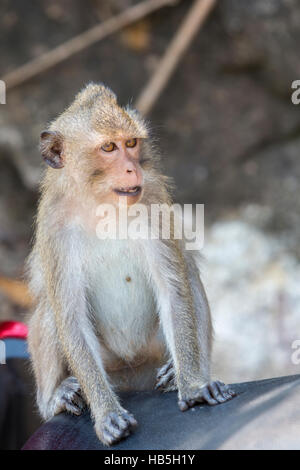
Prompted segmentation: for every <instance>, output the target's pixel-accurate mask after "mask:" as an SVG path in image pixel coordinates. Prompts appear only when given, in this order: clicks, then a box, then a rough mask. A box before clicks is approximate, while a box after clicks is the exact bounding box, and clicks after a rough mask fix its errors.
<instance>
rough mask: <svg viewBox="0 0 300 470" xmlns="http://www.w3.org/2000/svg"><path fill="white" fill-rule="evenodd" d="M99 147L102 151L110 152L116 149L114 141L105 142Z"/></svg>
mask: <svg viewBox="0 0 300 470" xmlns="http://www.w3.org/2000/svg"><path fill="white" fill-rule="evenodd" d="M101 149H102V150H104V152H112V151H113V150H115V149H116V144H115V143H114V142H106V143H105V144H103V145H102V147H101Z"/></svg>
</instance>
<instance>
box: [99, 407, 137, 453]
mask: <svg viewBox="0 0 300 470" xmlns="http://www.w3.org/2000/svg"><path fill="white" fill-rule="evenodd" d="M136 426H137V421H136V420H135V419H134V417H133V415H132V414H131V413H129V412H128V411H127V410H124V408H120V409H118V410H117V411H112V412H110V413H108V414H107V415H106V417H105V418H104V420H103V421H101V422H100V423H97V421H96V424H95V431H96V433H97V436H98V437H99V439H100V440H101V441H102V442H103V444H105V445H107V446H111V445H113V444H116V443H117V442H119V441H121V440H122V439H124V438H125V437H128V436H129V435H130V434H131V432H132V431H133V429H134V428H135V427H136Z"/></svg>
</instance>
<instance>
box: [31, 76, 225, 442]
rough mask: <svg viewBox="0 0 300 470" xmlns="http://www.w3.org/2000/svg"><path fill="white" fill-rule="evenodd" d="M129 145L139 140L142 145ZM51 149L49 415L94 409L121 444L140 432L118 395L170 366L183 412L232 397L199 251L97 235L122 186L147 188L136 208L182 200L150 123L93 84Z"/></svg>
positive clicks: (46, 331)
mask: <svg viewBox="0 0 300 470" xmlns="http://www.w3.org/2000/svg"><path fill="white" fill-rule="evenodd" d="M126 139H138V140H137V144H136V147H135V148H133V149H132V148H127V147H126V145H127V142H128V141H127V140H126ZM111 141H113V142H117V144H118V145H117V149H118V150H116V151H115V153H113V152H112V154H111V155H112V157H110V155H108V156H107V157H106V154H105V153H103V150H102V147H101V146H102V145H103V143H105V142H111ZM124 142H125V143H124ZM99 146H100V147H99ZM99 148H100V150H99ZM41 152H42V155H43V156H44V158H45V160H46V162H47V163H48V164H49V165H51V166H52V168H51V167H50V168H48V169H47V171H46V173H45V176H44V179H43V182H42V185H41V200H40V204H39V210H38V215H37V229H36V238H35V243H34V248H33V250H32V254H31V256H30V258H29V274H30V285H31V291H32V294H33V296H34V297H35V300H36V307H35V312H34V313H33V315H32V317H31V319H30V323H29V349H30V353H31V357H32V364H33V370H34V373H35V377H36V382H37V401H38V406H39V409H40V412H41V414H42V416H43V417H44V418H45V419H49V418H51V417H52V416H53V415H55V414H57V413H59V412H61V411H64V410H67V411H70V412H72V413H76V414H80V413H81V411H82V407H83V406H84V403H87V404H88V405H89V406H90V409H91V412H92V416H93V418H94V420H95V430H96V432H97V435H98V437H99V438H100V439H101V440H102V442H103V443H104V444H112V443H114V442H116V441H118V440H119V439H121V438H123V437H125V436H126V435H128V433H129V432H131V430H132V429H133V428H134V427H135V425H136V422H135V420H134V418H133V416H132V415H131V414H130V413H128V412H127V411H126V410H124V409H123V408H122V407H121V405H120V403H119V401H118V397H117V394H116V392H117V390H128V389H135V390H137V389H139V390H141V389H151V388H153V387H154V386H155V381H156V375H157V368H158V367H162V366H163V364H164V363H166V362H167V361H168V360H169V359H170V362H167V366H165V367H162V369H161V370H160V372H159V373H158V386H159V387H160V388H164V389H165V390H175V389H177V390H178V398H179V406H180V408H181V409H182V410H184V409H186V408H188V407H189V406H192V405H193V404H195V403H196V402H201V401H207V402H208V403H210V404H216V403H218V402H222V401H226V400H227V399H230V398H231V397H232V393H230V391H229V390H228V389H227V388H222V387H223V385H222V384H221V385H218V384H220V383H216V382H213V383H212V384H209V377H210V355H211V331H212V328H211V320H210V311H209V307H208V302H207V299H206V296H205V292H204V289H203V286H202V283H201V280H200V276H199V263H198V256H197V254H196V253H193V252H190V251H186V250H185V248H184V243H183V242H182V241H179V240H175V239H174V237H173V236H172V235H171V239H170V240H135V241H127V240H125V241H122V240H112V241H107V242H106V241H105V242H103V241H101V240H98V239H97V237H96V235H95V230H96V226H97V222H98V219H97V217H96V209H97V206H98V205H99V204H101V203H103V202H112V203H113V204H117V202H116V195H115V194H116V193H115V190H114V189H113V188H115V187H117V188H119V187H121V188H123V187H124V185H126V187H127V186H128V187H131V186H130V185H131V182H135V183H134V184H135V185H136V184H137V183H136V182H141V183H139V184H141V186H142V190H141V192H140V193H139V195H138V196H134V197H131V196H126V198H127V199H128V201H129V200H130V201H131V203H133V204H134V203H135V202H137V201H138V202H140V203H143V204H145V205H146V206H147V207H150V205H151V204H161V203H166V204H167V205H168V206H169V205H170V204H171V196H170V191H169V189H168V179H167V178H166V177H164V176H162V175H161V174H160V172H159V170H158V167H157V163H158V158H157V154H156V151H155V149H154V147H153V145H152V144H151V139H150V138H149V130H148V129H147V126H146V125H145V123H144V121H143V119H142V118H141V117H140V116H139V115H138V114H137V113H136V112H135V111H134V110H131V109H129V108H125V109H123V108H121V107H120V106H119V105H118V104H117V101H116V97H115V95H114V94H113V93H112V92H111V90H109V89H108V88H106V87H104V86H103V85H96V84H91V85H88V86H87V87H86V88H85V89H84V90H83V91H81V92H80V93H79V94H78V95H77V96H76V98H75V101H74V102H73V104H71V106H70V107H69V108H68V109H67V110H66V111H65V112H64V113H62V114H61V115H60V116H59V117H58V118H57V119H56V120H55V121H53V122H52V123H51V125H50V126H49V129H48V130H47V131H45V132H44V133H42V140H41ZM115 154H116V155H117V157H114V155H115ZM127 182H128V184H127ZM134 184H133V186H134ZM100 280H101V282H100ZM103 286H106V287H103ZM110 303H111V307H109V305H110ZM70 375H71V376H74V378H72V377H70ZM216 384H217V385H216ZM224 387H225V386H224ZM207 394H208V395H207Z"/></svg>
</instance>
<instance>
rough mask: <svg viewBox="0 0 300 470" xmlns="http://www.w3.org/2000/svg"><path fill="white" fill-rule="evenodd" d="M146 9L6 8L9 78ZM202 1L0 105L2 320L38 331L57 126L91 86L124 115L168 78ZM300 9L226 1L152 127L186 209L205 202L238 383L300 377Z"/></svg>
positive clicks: (286, 0)
mask: <svg viewBox="0 0 300 470" xmlns="http://www.w3.org/2000/svg"><path fill="white" fill-rule="evenodd" d="M135 3H137V2H136V1H133V0H108V1H104V0H87V1H85V2H82V1H80V0H53V1H51V2H49V1H47V0H26V2H25V1H24V0H2V1H1V3H0V57H1V63H0V76H4V75H5V74H6V73H8V72H9V71H11V70H13V69H15V68H16V67H18V66H20V65H22V64H24V63H25V62H27V61H28V60H30V59H32V58H34V57H38V56H39V55H41V54H42V53H44V52H46V51H48V50H50V49H51V48H53V47H55V46H57V45H59V44H61V43H63V42H64V41H66V40H68V39H70V38H72V37H73V36H75V35H77V34H79V33H80V32H83V31H85V30H87V29H88V28H90V27H92V26H93V25H95V24H96V23H97V22H101V21H104V20H106V19H108V18H110V17H111V16H112V15H114V14H117V13H119V12H120V11H121V10H123V9H125V8H127V7H130V6H131V5H133V4H135ZM190 5H191V2H190V1H189V0H185V1H181V2H178V3H177V4H176V5H175V6H173V7H167V8H162V9H161V10H159V11H157V12H156V13H154V14H151V15H149V16H147V17H146V18H145V19H143V20H142V21H139V22H137V23H135V24H134V25H133V26H130V27H128V28H125V29H123V30H122V31H120V32H119V33H117V34H114V35H112V36H110V37H109V38H107V39H105V40H103V41H101V42H99V43H97V44H95V45H93V46H91V47H89V48H87V49H86V50H84V51H83V52H81V53H78V54H76V55H74V56H73V57H71V58H70V59H68V60H66V61H64V62H63V63H61V64H59V65H57V66H55V67H53V68H51V69H49V70H48V71H47V72H45V73H43V74H40V75H38V76H36V77H35V78H33V79H30V80H28V81H27V82H25V83H23V84H22V85H20V86H19V87H16V88H14V89H12V90H11V91H8V94H7V104H6V105H0V318H1V319H11V318H17V319H24V318H25V316H24V315H25V314H26V313H27V311H28V310H29V304H30V302H29V299H28V298H27V297H26V291H25V290H23V286H22V284H19V283H16V282H15V281H16V280H20V279H22V276H23V274H24V260H25V258H26V256H27V255H28V252H29V249H30V240H31V237H32V225H33V220H34V213H35V211H36V205H37V200H38V182H39V180H40V175H41V171H42V168H43V165H42V162H41V158H40V155H39V152H38V139H39V134H40V132H41V130H43V128H44V127H45V125H46V123H47V122H49V120H51V119H52V118H53V117H55V116H56V115H57V114H58V113H59V112H61V111H62V109H63V108H64V107H65V106H67V104H68V103H69V102H70V101H71V100H72V99H73V96H74V94H75V93H77V91H78V90H79V89H80V88H81V87H83V86H84V84H85V83H87V82H89V81H96V82H97V81H102V82H104V83H106V84H107V85H109V86H110V87H111V88H112V89H113V90H114V91H115V92H116V93H117V95H118V96H119V100H120V102H121V103H122V104H126V103H127V102H134V100H135V99H136V98H137V96H138V95H139V93H140V91H141V90H142V89H143V87H144V85H145V83H146V82H147V80H148V79H149V77H150V76H151V74H152V73H153V72H154V70H155V68H156V66H157V64H158V61H159V58H160V57H161V56H162V55H163V53H164V51H165V50H166V48H167V46H168V44H169V42H170V39H171V38H172V36H173V34H174V33H175V32H176V30H177V28H178V26H179V24H180V22H181V20H182V18H183V17H184V15H185V13H186V12H187V11H188V8H189V7H190ZM299 44H300V3H299V2H298V1H297V0H252V1H251V2H250V1H247V0H222V1H219V2H218V3H217V5H216V7H215V9H214V11H213V12H212V14H211V15H210V17H209V18H208V20H207V21H206V23H205V25H204V26H203V28H202V30H201V31H200V32H199V33H198V34H197V36H196V38H195V40H194V41H193V43H192V45H191V47H190V48H189V50H188V51H187V52H186V54H185V56H184V58H183V60H181V62H180V64H179V66H178V68H177V69H176V71H175V73H174V74H173V76H172V77H171V79H170V81H169V83H168V84H167V88H166V89H165V90H164V92H163V93H162V95H161V96H160V98H159V100H158V102H157V103H156V104H155V106H154V108H153V110H152V111H151V113H150V115H149V116H148V117H149V119H150V120H151V122H152V127H153V129H154V134H155V135H156V136H157V137H159V139H160V149H161V153H162V155H163V166H164V169H165V173H166V174H168V175H170V176H172V177H173V178H174V179H175V183H176V187H177V189H176V192H175V198H176V200H177V201H179V202H181V203H204V204H205V217H206V240H205V246H204V249H203V254H204V256H205V258H206V261H205V262H204V266H203V277H204V281H205V284H206V287H207V290H208V295H209V298H210V301H211V305H212V311H213V317H214V323H215V338H216V342H215V350H214V364H215V365H214V371H215V373H216V374H217V375H218V376H220V377H222V378H223V379H224V380H228V381H242V380H251V379H255V378H263V377H271V376H275V375H285V374H292V373H299V371H300V369H299V367H300V365H295V364H293V363H292V361H291V355H292V352H293V350H292V342H293V341H294V340H295V339H298V338H300V322H299V310H300V286H299V278H300V276H299V275H300V264H299V258H300V248H299V247H300V243H299V241H300V224H299V209H300V198H299V194H300V159H299V153H300V107H298V106H295V105H293V104H292V102H291V93H292V90H291V84H292V82H293V81H294V80H296V79H300V60H299Z"/></svg>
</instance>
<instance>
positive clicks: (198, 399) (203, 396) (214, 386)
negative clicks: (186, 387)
mask: <svg viewBox="0 0 300 470" xmlns="http://www.w3.org/2000/svg"><path fill="white" fill-rule="evenodd" d="M235 396H236V393H235V391H234V390H232V389H231V388H230V387H229V386H228V385H225V384H224V383H223V382H220V381H219V380H216V381H213V382H209V383H207V384H206V385H203V386H202V387H201V388H200V389H199V391H198V392H197V393H193V396H192V397H191V398H185V399H182V400H179V402H178V406H179V408H180V410H181V411H186V410H187V409H188V408H191V407H192V406H194V405H196V404H197V403H207V404H208V405H211V406H213V405H218V404H220V403H224V402H226V401H229V400H231V399H232V398H233V397H235Z"/></svg>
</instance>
